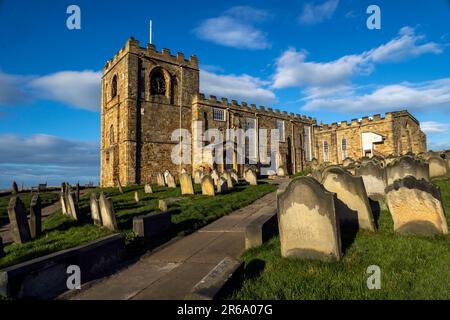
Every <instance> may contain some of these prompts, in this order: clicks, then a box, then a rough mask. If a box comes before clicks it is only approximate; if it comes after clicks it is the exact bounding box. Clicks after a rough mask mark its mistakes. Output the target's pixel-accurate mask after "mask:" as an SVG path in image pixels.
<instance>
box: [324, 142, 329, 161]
mask: <svg viewBox="0 0 450 320" xmlns="http://www.w3.org/2000/svg"><path fill="white" fill-rule="evenodd" d="M323 161H324V162H328V161H329V158H328V141H324V142H323Z"/></svg>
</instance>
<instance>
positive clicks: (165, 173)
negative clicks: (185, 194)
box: [164, 170, 170, 185]
mask: <svg viewBox="0 0 450 320" xmlns="http://www.w3.org/2000/svg"><path fill="white" fill-rule="evenodd" d="M169 174H170V171H169V170H166V171H164V182H165V184H166V185H167V176H168V175H169Z"/></svg>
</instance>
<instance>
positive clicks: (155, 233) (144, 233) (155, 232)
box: [133, 212, 172, 240]
mask: <svg viewBox="0 0 450 320" xmlns="http://www.w3.org/2000/svg"><path fill="white" fill-rule="evenodd" d="M171 224H172V221H171V214H170V212H161V213H150V214H148V215H145V216H139V217H135V218H134V219H133V232H134V234H135V235H137V236H138V237H140V238H143V239H145V240H152V239H156V238H158V237H160V236H163V235H164V234H166V233H167V232H168V231H169V229H170V226H171Z"/></svg>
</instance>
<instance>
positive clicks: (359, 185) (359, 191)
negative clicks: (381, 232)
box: [323, 168, 376, 232]
mask: <svg viewBox="0 0 450 320" xmlns="http://www.w3.org/2000/svg"><path fill="white" fill-rule="evenodd" d="M323 186H324V187H325V189H327V190H328V191H330V192H334V193H336V196H337V199H338V201H336V213H337V215H338V218H339V223H340V224H341V226H342V225H349V226H355V227H359V228H360V229H365V230H369V231H372V232H375V231H376V227H375V221H374V218H373V214H372V208H371V207H370V202H369V198H368V197H367V192H366V189H365V187H364V182H363V179H362V178H361V177H353V176H352V175H350V174H349V173H347V172H345V171H344V170H343V169H338V168H334V169H331V170H328V171H327V173H326V174H325V176H324V177H323Z"/></svg>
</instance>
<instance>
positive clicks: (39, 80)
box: [0, 70, 101, 111]
mask: <svg viewBox="0 0 450 320" xmlns="http://www.w3.org/2000/svg"><path fill="white" fill-rule="evenodd" d="M100 83H101V72H94V71H90V70H85V71H61V72H56V73H52V74H49V75H44V76H32V75H9V74H5V73H1V72H0V105H3V106H13V105H17V104H20V103H24V102H32V101H36V100H51V101H57V102H61V103H64V104H66V105H68V106H71V107H74V108H80V109H86V110H91V111H98V110H99V109H100Z"/></svg>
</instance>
